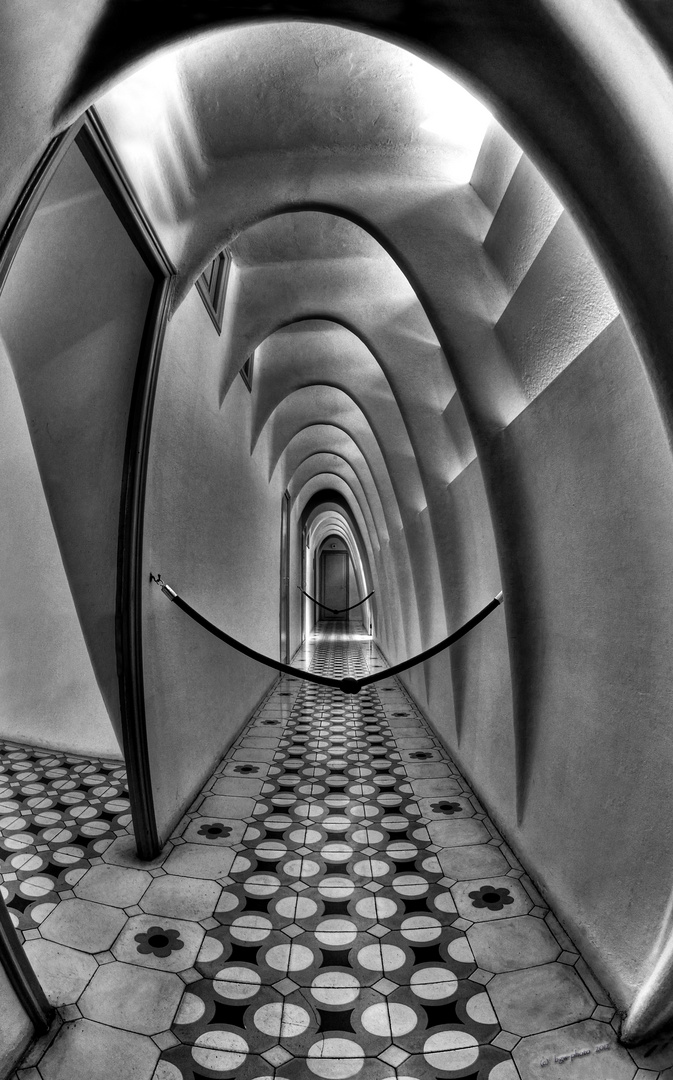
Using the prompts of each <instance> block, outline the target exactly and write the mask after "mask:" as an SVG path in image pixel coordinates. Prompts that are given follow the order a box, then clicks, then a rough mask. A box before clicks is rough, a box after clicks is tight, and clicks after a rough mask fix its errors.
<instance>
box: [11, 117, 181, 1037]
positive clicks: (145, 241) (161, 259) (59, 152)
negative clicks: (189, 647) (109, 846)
mask: <svg viewBox="0 0 673 1080" xmlns="http://www.w3.org/2000/svg"><path fill="white" fill-rule="evenodd" d="M75 143H76V144H77V146H78V148H79V150H80V151H81V152H82V154H83V156H84V158H85V160H86V161H87V164H88V165H89V167H90V168H91V170H92V172H93V173H94V175H95V177H96V179H97V181H98V183H99V184H100V185H101V188H102V190H103V192H104V193H105V195H106V196H107V198H108V200H109V202H110V203H111V205H112V207H113V209H114V211H115V213H116V214H117V216H118V217H119V219H120V221H121V223H122V225H123V226H124V228H125V229H126V232H127V234H128V236H129V238H130V239H131V241H132V243H133V244H134V246H135V247H136V249H137V250H138V252H139V254H140V255H141V257H142V259H143V261H144V262H145V264H146V266H147V267H148V269H149V270H150V272H151V274H152V276H153V278H154V286H153V289H152V293H151V297H150V302H149V305H148V310H147V315H146V318H145V326H144V330H143V335H142V339H141V345H140V350H139V353H138V360H137V365H136V375H135V380H134V386H133V393H132V398H131V406H130V410H129V419H128V424H127V435H126V446H125V454H124V465H123V474H122V488H121V498H120V512H119V533H118V549H117V595H116V603H115V632H116V653H117V673H118V681H119V696H120V716H121V730H122V742H123V750H124V764H125V766H126V771H127V776H128V789H129V799H130V803H131V812H132V816H133V822H134V828H135V836H136V845H137V849H138V855H139V856H140V858H145V859H151V858H153V857H154V856H155V855H156V854H157V852H158V850H159V837H158V830H157V825H156V816H155V812H154V800H153V797H152V787H151V775H150V764H149V750H148V744H147V730H146V717H145V699H144V681H143V657H142V602H141V598H142V585H143V581H142V546H143V518H144V505H145V492H146V482H147V467H148V460H149V442H150V433H151V424H152V411H153V406H154V399H155V394H156V385H157V377H158V372H159V359H160V355H161V347H162V344H163V339H164V334H165V329H166V323H167V321H168V316H169V314H170V307H171V299H172V295H173V287H174V282H175V277H176V270H175V267H174V266H173V264H172V262H171V260H170V258H169V257H168V255H167V253H166V251H165V250H164V248H163V245H162V243H161V241H160V239H159V237H158V236H157V234H156V232H155V231H154V228H153V226H152V224H151V223H150V221H149V219H148V218H147V216H146V215H145V212H144V210H143V208H142V206H141V205H140V202H139V201H138V198H137V196H136V194H135V191H134V189H133V186H132V184H131V182H130V180H129V178H128V176H127V174H126V171H125V169H124V166H123V165H122V163H121V161H120V160H119V158H118V156H117V153H116V151H115V149H114V147H113V146H112V144H111V142H110V140H109V138H108V136H107V133H106V131H105V128H104V127H103V125H102V123H101V121H100V119H99V117H98V114H97V113H96V110H95V108H93V106H92V107H91V108H90V109H89V110H88V111H87V112H86V113H85V114H84V115H83V116H81V117H80V118H79V119H78V120H76V121H75V123H73V124H72V125H71V126H70V127H69V128H68V129H67V130H66V131H64V132H62V133H61V134H60V135H57V136H56V137H55V138H54V139H52V140H51V142H50V143H49V145H48V146H47V148H46V150H45V152H44V154H43V155H42V157H41V158H40V160H39V162H38V163H37V165H36V166H35V169H34V170H33V172H32V174H31V176H30V177H29V179H28V181H27V183H26V184H25V186H24V188H23V190H22V192H21V194H20V195H19V198H18V199H17V201H16V203H15V206H14V209H13V210H12V212H11V213H10V215H9V217H8V219H7V222H6V223H5V225H4V226H3V228H2V230H1V231H0V291H2V288H3V286H4V284H5V282H6V280H7V277H8V275H9V273H10V271H11V268H12V264H13V262H14V259H15V257H16V255H17V253H18V251H19V248H20V246H21V241H22V240H23V239H24V237H25V235H26V232H27V231H28V228H29V226H30V223H31V221H32V219H33V216H34V214H35V212H36V210H37V208H38V206H39V205H40V202H41V200H42V197H43V195H44V193H45V191H46V190H47V187H48V186H49V184H50V183H51V180H52V179H53V177H54V175H55V173H56V171H57V169H58V167H59V165H60V164H61V162H62V161H63V158H64V157H65V155H66V153H67V152H68V150H69V149H70V148H71V146H72V145H73V144H75ZM0 963H1V964H2V967H3V969H4V971H5V973H6V975H7V978H8V979H9V982H10V984H11V986H12V988H13V990H14V992H15V993H16V995H17V998H18V999H19V1001H20V1002H21V1004H22V1006H23V1008H24V1010H25V1012H26V1014H27V1016H28V1017H29V1019H30V1020H31V1022H32V1024H33V1026H34V1029H35V1031H36V1033H37V1034H43V1033H44V1032H46V1031H47V1030H48V1029H49V1026H50V1024H51V1021H52V1019H53V1016H54V1011H55V1010H54V1008H53V1007H52V1006H51V1005H50V1004H49V1002H48V1000H47V997H46V995H45V993H44V991H43V989H42V987H41V985H40V983H39V980H38V979H37V976H36V975H35V972H34V971H33V968H32V966H31V964H30V962H29V960H28V957H27V956H26V953H25V951H24V949H23V946H22V944H21V940H20V938H19V936H18V934H17V932H16V930H15V928H14V924H13V923H12V920H11V917H10V913H9V910H8V908H7V905H6V904H5V902H4V899H3V897H2V896H1V895H0Z"/></svg>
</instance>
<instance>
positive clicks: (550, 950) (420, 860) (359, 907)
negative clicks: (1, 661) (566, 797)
mask: <svg viewBox="0 0 673 1080" xmlns="http://www.w3.org/2000/svg"><path fill="white" fill-rule="evenodd" d="M350 630H351V631H352V630H353V628H352V627H350ZM295 663H296V664H300V665H302V664H303V665H304V666H306V665H310V667H311V670H313V671H315V672H322V673H324V674H329V675H332V676H338V677H342V676H344V675H351V676H353V675H357V674H365V673H366V672H367V670H369V669H372V668H374V669H375V668H377V667H379V666H380V664H381V661H380V658H379V657H378V655H377V654H376V651H375V650H374V649H373V647H372V646H371V644H370V642H369V641H368V639H366V638H365V637H364V635H360V636H359V637H358V635H357V634H353V633H350V634H349V627H348V625H346V624H339V623H331V624H325V625H324V626H323V627H322V628H320V629H319V631H318V633H317V634H316V635H314V639H313V642H312V644H311V645H310V646H309V647H307V648H305V649H304V650H302V654H301V656H300V657H298V658H295ZM0 750H2V751H3V752H2V753H0V762H1V766H2V771H1V772H0V851H1V852H2V855H3V858H4V863H3V867H2V869H3V881H2V889H3V894H4V895H5V897H6V899H7V900H8V903H9V909H10V911H11V912H12V917H13V919H14V921H15V924H16V925H17V927H19V929H20V930H21V931H24V930H25V931H26V932H27V933H28V934H29V936H33V935H37V937H36V938H34V939H33V940H29V941H28V942H27V948H28V951H29V953H30V954H32V955H33V957H34V962H35V966H36V969H37V971H38V975H40V977H41V978H42V979H43V981H44V983H45V988H46V989H47V991H48V993H49V994H50V995H51V997H52V1000H55V1001H58V1002H59V1003H60V1004H61V1005H62V1008H63V1014H62V1015H63V1019H65V1020H66V1021H68V1022H67V1023H65V1025H64V1027H63V1028H62V1030H61V1033H60V1034H59V1036H58V1038H57V1040H56V1042H55V1043H54V1044H53V1047H52V1049H50V1050H49V1051H47V1053H46V1054H45V1056H44V1057H43V1058H42V1059H41V1060H36V1061H33V1060H32V1059H31V1061H30V1066H31V1067H34V1066H35V1065H37V1066H38V1067H39V1069H40V1072H41V1074H42V1075H43V1076H44V1077H45V1078H46V1080H52V1078H53V1080H71V1077H77V1076H79V1075H82V1076H84V1073H82V1071H81V1070H82V1069H86V1067H87V1066H86V1063H85V1062H86V1053H87V1052H88V1049H87V1048H90V1047H91V1045H92V1040H95V1039H98V1040H99V1043H100V1046H99V1047H98V1048H96V1050H95V1052H94V1053H93V1056H92V1062H93V1065H92V1069H91V1075H89V1074H86V1075H87V1080H95V1078H96V1077H97V1076H98V1075H99V1074H100V1075H103V1073H102V1072H100V1069H102V1068H103V1066H102V1065H101V1066H100V1069H99V1065H98V1064H97V1062H98V1060H99V1058H100V1057H101V1054H102V1053H103V1052H107V1049H106V1048H108V1046H109V1047H110V1048H116V1050H115V1051H114V1052H118V1053H119V1055H120V1057H119V1060H120V1069H119V1070H117V1069H116V1066H115V1069H116V1071H115V1076H117V1075H119V1076H120V1077H121V1076H123V1075H126V1074H125V1073H124V1070H125V1069H126V1070H127V1072H128V1070H129V1069H131V1058H132V1056H133V1054H137V1069H136V1071H135V1072H134V1074H133V1075H134V1077H135V1076H138V1077H143V1076H147V1080H150V1077H152V1080H204V1078H206V1080H216V1078H225V1080H226V1078H229V1077H231V1078H233V1077H236V1080H299V1078H301V1080H307V1078H308V1080H312V1078H313V1077H323V1078H325V1080H347V1078H349V1077H357V1076H360V1077H362V1080H447V1078H449V1077H456V1078H459V1077H464V1078H466V1080H531V1078H532V1077H537V1076H538V1075H540V1076H541V1077H542V1078H543V1077H544V1076H545V1075H547V1073H546V1072H545V1071H544V1068H543V1067H542V1066H541V1065H540V1061H542V1060H543V1059H544V1056H545V1055H546V1056H547V1058H548V1059H549V1060H551V1059H552V1058H551V1056H550V1055H553V1054H556V1060H558V1059H559V1057H560V1058H561V1059H563V1060H565V1058H564V1054H565V1053H566V1052H569V1053H572V1050H571V1051H567V1050H566V1048H567V1046H570V1044H571V1043H572V1042H573V1040H574V1041H577V1039H578V1038H580V1036H581V1037H582V1038H584V1039H585V1041H587V1040H588V1041H589V1042H591V1045H592V1047H593V1049H592V1054H594V1051H595V1054H594V1057H592V1058H591V1061H590V1062H589V1057H590V1056H591V1055H589V1054H587V1055H584V1057H582V1058H581V1059H579V1058H578V1062H577V1063H575V1062H574V1059H573V1062H574V1064H577V1068H578V1069H579V1071H578V1072H577V1077H578V1078H579V1080H583V1078H584V1077H585V1076H586V1080H594V1077H596V1078H597V1077H598V1076H599V1074H598V1073H597V1072H596V1067H597V1066H596V1065H595V1061H598V1060H599V1058H600V1053H605V1055H606V1056H605V1058H604V1059H603V1061H607V1060H608V1056H607V1054H608V1051H607V1049H606V1050H605V1051H600V1052H599V1051H598V1050H596V1046H598V1045H600V1042H601V1039H603V1037H604V1040H603V1041H604V1042H605V1044H606V1047H608V1046H609V1052H610V1055H611V1057H610V1069H611V1070H612V1071H611V1072H610V1075H611V1077H614V1080H632V1078H633V1077H634V1076H635V1073H636V1068H637V1066H636V1064H635V1062H634V1060H633V1058H632V1057H631V1055H629V1053H628V1052H627V1051H625V1050H623V1048H620V1047H618V1045H617V1044H616V1043H615V1039H614V1032H613V1031H612V1028H611V1027H610V1026H609V1024H608V1023H602V1022H600V1020H599V1019H597V1017H598V1015H599V1014H598V1013H597V1012H596V1010H597V1009H603V1010H604V1011H607V1012H609V1013H610V1015H611V1012H612V1011H611V1010H610V1009H606V1006H607V1005H608V1004H609V1002H608V999H607V998H605V996H604V992H603V991H602V990H600V988H598V987H597V985H596V984H595V983H594V982H592V981H591V976H590V974H589V973H588V969H586V967H585V966H584V967H582V962H581V961H578V963H577V965H576V967H573V966H570V965H569V964H565V963H559V962H558V959H559V957H560V959H561V960H563V959H564V957H565V956H568V957H569V956H570V952H569V950H572V949H573V946H572V943H571V942H570V941H569V939H568V938H567V937H566V935H565V934H564V932H563V931H562V929H561V927H560V925H559V924H558V923H557V921H556V920H555V919H554V918H553V916H551V915H549V914H548V913H547V908H546V907H545V905H544V902H543V901H542V899H541V898H540V897H539V896H538V894H537V893H536V892H535V890H534V888H533V887H532V885H530V883H529V881H528V879H527V878H526V876H525V875H524V874H523V872H522V870H521V868H520V864H519V863H518V862H517V861H516V859H515V857H514V856H513V855H512V853H511V852H510V851H509V848H507V846H506V845H504V844H503V843H502V838H501V837H500V836H499V834H498V833H497V830H496V829H495V828H494V826H493V825H492V823H491V822H490V821H489V820H488V818H487V817H486V815H485V812H484V810H483V808H482V807H481V805H480V804H479V802H478V801H477V800H476V799H475V798H474V796H473V794H472V792H471V791H470V789H469V787H468V786H467V784H466V782H465V780H464V778H463V777H462V776H461V775H460V773H459V771H458V770H457V768H456V766H455V765H454V764H453V762H452V761H451V760H450V759H449V757H448V755H447V753H446V752H445V750H444V748H443V747H442V746H441V744H440V743H439V741H438V739H437V738H436V736H435V734H434V733H433V732H432V731H431V730H430V729H429V727H428V726H427V724H426V723H425V721H424V719H423V717H422V716H421V714H420V713H419V711H418V710H417V709H416V707H415V705H414V704H413V702H412V701H411V699H410V698H409V697H408V695H407V694H406V692H405V691H404V690H403V688H402V687H401V685H400V684H399V683H397V682H396V681H395V680H390V681H388V680H386V681H385V682H383V683H379V684H377V686H376V687H368V688H366V689H365V690H363V691H362V692H361V693H360V694H359V695H357V696H353V697H350V696H344V695H343V694H342V693H341V692H340V691H338V690H332V689H329V688H322V687H318V686H315V685H314V684H310V683H306V682H300V681H299V680H297V679H295V678H291V679H287V678H283V679H281V680H280V681H279V682H278V683H277V684H276V686H275V688H274V689H273V691H272V692H271V693H270V695H269V696H268V698H267V700H266V701H265V702H263V703H262V705H261V706H260V708H259V709H258V710H257V712H256V714H255V715H254V716H253V718H252V720H251V721H250V723H249V724H248V726H247V728H246V729H245V730H244V731H243V732H242V733H241V735H240V736H239V738H238V740H237V741H236V743H235V745H234V746H233V747H232V749H231V750H230V752H229V754H228V755H227V757H226V758H225V759H224V761H223V762H221V763H220V765H219V766H218V767H217V769H216V770H215V772H214V773H213V775H212V777H211V778H210V780H209V781H208V782H207V783H206V785H205V787H204V790H203V793H202V796H201V797H199V798H198V799H197V800H196V801H195V803H194V805H193V806H192V807H191V808H190V811H189V813H188V814H187V815H186V816H185V817H184V818H183V820H182V821H181V822H180V824H179V825H178V827H177V829H176V834H175V836H174V837H173V838H172V839H171V841H169V843H168V844H167V845H166V847H165V849H164V850H163V851H162V853H161V854H160V856H159V857H158V858H157V859H155V860H154V861H153V862H151V863H149V864H147V863H141V862H140V860H139V859H138V857H137V855H136V853H135V848H134V844H133V837H132V835H131V832H130V819H129V815H128V802H127V801H126V798H127V797H126V792H125V790H124V786H123V785H124V773H123V770H122V769H121V767H120V766H119V764H118V763H112V762H108V763H99V762H85V761H83V760H82V759H81V758H75V757H72V756H68V755H63V754H54V753H52V752H50V751H42V750H40V751H38V750H31V749H27V748H24V747H17V746H13V745H12V746H9V745H7V746H0ZM519 878H520V880H519ZM73 905H84V908H82V911H83V913H84V914H85V915H88V914H89V909H91V910H92V911H93V913H94V915H95V918H93V919H92V920H91V919H90V920H89V921H90V922H91V923H92V928H90V930H91V933H94V931H95V932H96V933H99V931H100V933H99V937H97V938H96V941H95V943H94V942H93V938H92V943H91V947H90V952H89V953H87V951H86V950H87V948H89V946H88V945H87V940H88V939H87V938H86V935H87V933H89V930H86V926H87V925H88V924H87V923H86V919H84V922H83V925H84V927H85V930H86V933H85V935H84V938H85V939H86V940H82V941H80V942H74V941H72V940H71V938H68V940H67V941H64V942H61V943H60V938H62V937H63V932H61V930H60V929H59V928H60V927H61V924H63V925H64V926H65V927H66V930H65V934H66V936H67V933H68V932H69V931H68V929H67V928H68V926H71V925H72V923H73V920H72V918H71V917H70V915H69V912H70V911H72V912H74V907H73ZM545 915H546V916H547V920H546V922H545V921H543V917H544V916H545ZM111 919H112V920H114V925H112V923H110V920H111ZM108 923H110V925H109V926H108ZM94 924H95V925H94ZM103 924H104V925H103ZM101 927H103V929H102V930H101ZM38 928H42V933H43V934H44V937H41V936H40V933H41V931H40V929H38ZM54 928H56V929H55V930H54ZM101 933H102V937H100V934H101ZM47 938H52V939H53V940H47ZM99 938H100V940H99ZM94 946H95V947H94ZM562 950H564V952H562ZM91 951H92V952H93V953H94V955H91ZM574 956H576V953H573V957H574ZM99 965H100V966H99ZM60 969H62V970H63V973H64V977H63V980H62V989H61V990H60V991H59V989H58V987H57V985H56V983H57V979H58V975H57V973H58V971H59V970H60ZM581 971H586V972H587V978H586V981H583V980H582V978H580V974H578V972H581ZM125 973H127V974H128V978H127V979H124V978H123V976H124V974H125ZM589 984H590V985H589ZM76 1002H78V1003H79V1004H78V1005H77V1004H76ZM68 1010H71V1011H70V1012H69V1011H68ZM80 1012H83V1013H84V1014H85V1015H84V1017H83V1018H82V1019H77V1017H79V1015H80ZM174 1014H175V1015H174ZM589 1017H593V1018H592V1019H588V1018H589ZM601 1018H602V1013H601ZM607 1019H609V1017H607ZM574 1021H579V1022H574ZM171 1023H172V1028H171V1030H167V1029H168V1028H169V1026H170V1025H171ZM587 1025H589V1026H587ZM591 1025H593V1026H591ZM125 1029H128V1030H125ZM547 1029H551V1030H547ZM138 1040H139V1041H138ZM592 1040H593V1042H592ZM580 1041H581V1039H580ZM594 1044H596V1046H594ZM587 1045H588V1043H587ZM101 1048H102V1049H101ZM596 1055H598V1056H596ZM157 1057H158V1058H159V1060H158V1062H157ZM594 1059H595V1060H594ZM587 1062H589V1063H587ZM540 1068H542V1072H541V1073H540V1071H539V1070H540ZM96 1070H99V1071H98V1072H97V1071H96ZM629 1070H630V1071H629ZM573 1076H575V1073H573ZM648 1076H649V1080H654V1078H655V1077H656V1073H651V1075H649V1074H648ZM600 1078H601V1080H604V1074H603V1073H601V1074H600Z"/></svg>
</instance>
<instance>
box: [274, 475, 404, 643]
mask: <svg viewBox="0 0 673 1080" xmlns="http://www.w3.org/2000/svg"><path fill="white" fill-rule="evenodd" d="M299 480H301V482H299ZM296 483H297V486H296V488H295V490H294V494H293V490H292V488H291V489H290V491H291V494H293V498H295V500H296V503H297V512H298V514H301V511H302V509H303V507H304V506H306V505H307V504H309V503H310V501H311V499H312V497H313V496H315V495H316V493H319V492H320V491H322V490H323V489H324V488H326V487H327V488H329V489H334V490H335V491H336V493H337V495H339V496H340V497H341V498H343V499H344V501H345V503H346V505H347V506H348V507H349V508H350V510H351V513H352V514H353V516H354V519H355V521H356V522H357V524H358V527H359V528H360V530H361V532H362V536H363V537H364V540H365V544H366V546H367V554H368V556H369V559H370V566H371V567H372V573H373V574H374V575H375V576H376V581H375V587H376V590H377V594H378V597H379V605H380V606H379V613H380V614H379V624H380V625H379V632H380V634H381V638H382V640H383V641H384V642H385V643H386V645H387V647H388V650H389V652H390V654H391V655H392V656H395V657H399V659H402V658H404V657H405V656H408V655H409V652H408V651H407V650H408V648H409V645H408V635H409V633H410V632H412V633H413V632H414V626H413V612H412V620H411V622H410V620H409V618H408V615H407V613H406V612H403V610H402V606H401V604H400V594H399V591H395V588H394V582H391V575H390V566H391V558H390V549H391V544H390V541H389V540H388V539H386V540H385V541H384V542H383V544H381V545H380V546H374V545H373V543H372V538H373V536H374V533H370V532H369V530H368V522H367V520H366V519H367V514H366V510H367V508H366V507H365V506H363V505H362V503H361V502H360V500H359V499H358V497H357V487H358V485H357V480H356V481H355V482H353V481H352V480H351V479H350V478H349V477H348V476H347V475H341V473H340V472H326V471H325V472H322V473H312V474H310V475H309V476H308V477H307V478H305V479H301V478H299V479H297V478H296ZM370 545H371V552H370Z"/></svg>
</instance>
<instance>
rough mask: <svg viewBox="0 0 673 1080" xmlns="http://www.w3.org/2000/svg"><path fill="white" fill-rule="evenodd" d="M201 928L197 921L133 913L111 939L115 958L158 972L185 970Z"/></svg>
mask: <svg viewBox="0 0 673 1080" xmlns="http://www.w3.org/2000/svg"><path fill="white" fill-rule="evenodd" d="M203 935H204V930H203V928H202V927H201V926H199V924H198V923H195V922H186V921H184V920H181V919H171V918H166V917H164V916H161V917H159V916H157V915H134V916H133V917H132V918H130V919H129V920H128V922H127V923H126V926H125V927H124V930H123V931H122V933H121V934H120V936H119V938H118V940H117V941H116V942H115V944H114V946H113V949H112V953H113V955H114V957H115V959H117V960H122V961H124V962H125V963H128V964H139V965H141V966H142V967H151V968H158V969H159V970H161V971H185V970H186V969H187V968H191V967H192V965H193V964H194V961H195V959H196V956H197V954H198V952H199V949H200V947H201V942H202V940H203Z"/></svg>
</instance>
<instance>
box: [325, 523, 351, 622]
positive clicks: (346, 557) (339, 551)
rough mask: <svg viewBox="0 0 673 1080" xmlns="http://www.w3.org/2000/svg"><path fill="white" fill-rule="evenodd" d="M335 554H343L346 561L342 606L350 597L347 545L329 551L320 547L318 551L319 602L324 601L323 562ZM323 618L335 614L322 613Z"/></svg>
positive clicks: (349, 563) (329, 617)
mask: <svg viewBox="0 0 673 1080" xmlns="http://www.w3.org/2000/svg"><path fill="white" fill-rule="evenodd" d="M328 539H329V537H328ZM335 555H339V556H345V562H346V603H345V605H344V606H345V607H348V603H349V599H350V596H349V593H350V589H349V578H350V565H351V557H350V552H349V550H348V547H346V548H345V549H344V548H339V550H338V551H330V550H329V549H328V548H325V547H323V548H322V550H321V552H320V603H321V604H324V603H325V563H326V560H327V558H332V557H334V556H335ZM323 610H325V609H324V608H323ZM323 618H326V619H332V618H336V616H335V615H324V616H323ZM346 618H348V615H346Z"/></svg>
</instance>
